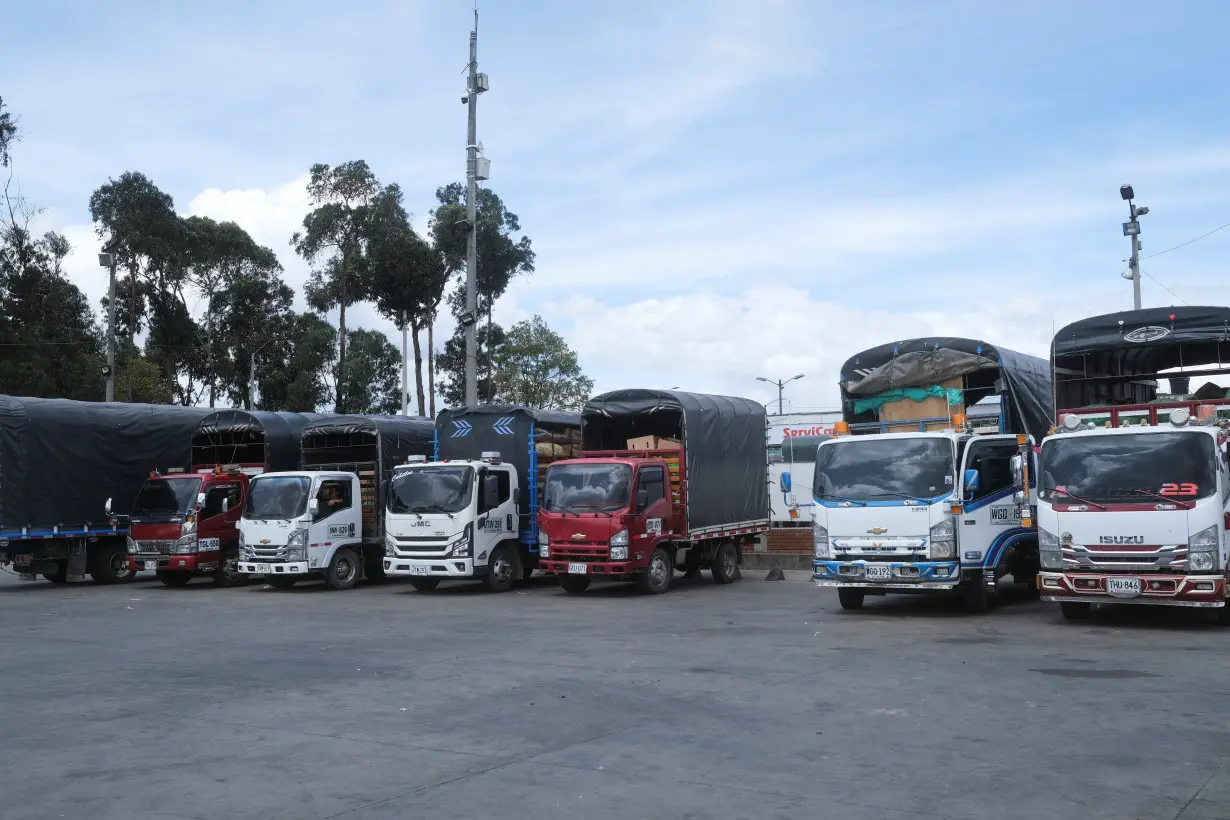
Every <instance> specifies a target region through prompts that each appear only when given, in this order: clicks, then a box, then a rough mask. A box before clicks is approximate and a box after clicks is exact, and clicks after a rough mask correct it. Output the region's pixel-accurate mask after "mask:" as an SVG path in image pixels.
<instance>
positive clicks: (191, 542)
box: [175, 532, 197, 555]
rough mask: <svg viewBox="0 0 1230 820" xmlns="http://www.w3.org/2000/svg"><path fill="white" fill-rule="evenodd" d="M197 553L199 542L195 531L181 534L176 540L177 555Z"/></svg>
mask: <svg viewBox="0 0 1230 820" xmlns="http://www.w3.org/2000/svg"><path fill="white" fill-rule="evenodd" d="M196 553H197V542H196V533H195V532H193V533H189V534H188V535H181V536H180V537H179V539H178V540H177V541H176V542H175V554H176V555H196Z"/></svg>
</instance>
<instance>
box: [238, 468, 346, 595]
mask: <svg viewBox="0 0 1230 820" xmlns="http://www.w3.org/2000/svg"><path fill="white" fill-rule="evenodd" d="M363 527H364V516H363V490H362V487H361V485H360V482H359V477H358V476H357V475H355V474H354V473H344V472H330V471H321V472H314V471H293V472H282V473H265V474H263V475H260V476H257V477H256V478H254V479H252V482H251V489H250V492H249V494H248V500H247V502H246V503H245V504H244V506H243V514H242V516H241V517H240V519H239V550H240V556H239V572H240V573H243V574H245V575H253V576H261V577H263V578H264V579H265V580H266V581H267V582H268V583H269V584H270V585H271V586H273V587H275V588H278V589H288V588H290V587H292V586H294V585H295V584H296V583H297V582H298V581H301V580H307V579H313V578H314V579H323V580H324V582H325V584H326V586H328V587H329V588H331V589H352V588H353V587H354V586H355V585H357V584H358V582H359V580H360V579H361V578H362V577H363V544H364V535H365V534H364V529H363Z"/></svg>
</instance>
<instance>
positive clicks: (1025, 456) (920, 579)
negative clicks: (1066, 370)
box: [783, 338, 1051, 612]
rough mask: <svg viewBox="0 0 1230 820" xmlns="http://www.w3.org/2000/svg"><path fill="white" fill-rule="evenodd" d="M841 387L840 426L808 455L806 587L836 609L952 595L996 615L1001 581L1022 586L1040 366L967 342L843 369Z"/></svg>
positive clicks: (1028, 553) (903, 348) (1044, 405)
mask: <svg viewBox="0 0 1230 820" xmlns="http://www.w3.org/2000/svg"><path fill="white" fill-rule="evenodd" d="M841 389H842V399H843V406H844V412H845V419H844V420H843V421H841V422H838V423H837V425H836V431H835V432H836V435H835V436H834V437H833V438H831V439H829V440H828V441H825V442H823V443H821V444H820V446H819V448H818V450H817V454H816V466H815V478H814V481H813V486H812V495H813V498H814V501H815V507H814V508H813V515H814V522H813V525H812V532H813V542H814V547H815V560H814V563H813V567H814V569H813V579H814V581H815V583H816V584H817V586H821V587H836V589H837V594H838V596H839V598H840V601H841V606H842V607H843V608H845V609H858V608H859V607H861V606H862V605H863V602H864V599H865V597H866V596H868V595H884V594H888V593H922V592H945V591H957V590H960V591H961V592H963V594H964V596H965V601H966V605H967V608H968V609H969V610H970V611H973V612H986V611H987V609H988V608H989V607H991V606H993V605H994V604H995V602H996V591H997V589H998V587H997V582H998V581H999V579H1000V578H1002V577H1004V576H1006V575H1009V574H1011V575H1012V576H1013V578H1014V580H1015V581H1016V582H1018V583H1021V584H1025V585H1027V586H1028V587H1029V588H1032V587H1033V585H1034V581H1035V577H1036V573H1037V569H1038V551H1037V536H1036V532H1035V530H1034V527H1033V524H1032V511H1031V508H1030V493H1031V490H1032V486H1031V485H1032V479H1031V477H1030V470H1029V465H1030V456H1031V455H1032V452H1031V447H1030V437H1031V436H1037V437H1039V438H1040V437H1041V436H1042V435H1043V434H1044V433H1045V431H1046V429H1047V427H1048V425H1049V420H1050V397H1051V387H1050V379H1049V368H1048V367H1047V363H1046V362H1045V361H1043V360H1042V359H1038V358H1035V357H1032V356H1025V355H1022V354H1020V353H1014V352H1013V351H1011V350H1006V349H1004V348H997V347H994V346H992V345H989V344H987V343H985V342H980V341H977V340H973V339H957V338H943V339H939V338H926V339H910V340H906V341H901V342H894V343H892V344H887V345H881V346H879V347H876V348H872V349H871V350H867V351H864V352H862V353H859V354H858V355H856V356H854V357H852V358H850V359H849V360H848V361H847V362H846V363H845V365H843V367H842V371H841ZM988 395H998V396H999V398H1000V401H999V413H998V415H996V416H994V417H986V416H984V417H982V419H981V421H980V423H979V424H974V423H971V421H970V419H968V418H967V416H966V412H965V410H966V408H967V407H969V406H972V405H974V404H976V403H977V402H979V401H981V400H982V399H984V398H985V397H987V396H988ZM785 478H786V481H785V482H784V483H785V484H786V485H788V484H789V478H790V477H789V476H788V475H787V476H785ZM783 490H786V491H788V490H789V487H788V486H783Z"/></svg>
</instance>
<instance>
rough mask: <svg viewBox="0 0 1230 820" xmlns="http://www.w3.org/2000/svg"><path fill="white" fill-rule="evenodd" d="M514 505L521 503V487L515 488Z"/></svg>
mask: <svg viewBox="0 0 1230 820" xmlns="http://www.w3.org/2000/svg"><path fill="white" fill-rule="evenodd" d="M513 503H514V504H520V503H521V488H520V487H514V488H513Z"/></svg>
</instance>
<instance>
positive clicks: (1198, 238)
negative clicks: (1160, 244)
mask: <svg viewBox="0 0 1230 820" xmlns="http://www.w3.org/2000/svg"><path fill="white" fill-rule="evenodd" d="M1226 228H1230V222H1227V223H1226V224H1225V225H1219V226H1218V227H1216V228H1214V229H1213V230H1211V231H1209V232H1208V233H1202V234H1200V236H1197V237H1196V238H1195V239H1189V240H1187V241H1186V242H1183V243H1181V244H1178V245H1175V246H1174V247H1173V248H1167V249H1166V250H1164V251H1158V252H1157V253H1151V254H1149V255H1148V256H1145V257H1141V258H1142V259H1152V258H1154V257H1155V256H1161V255H1162V254H1165V253H1170V252H1171V251H1177V250H1178V249H1179V248H1186V247H1187V246H1188V245H1190V244H1192V243H1193V242H1199V241H1200V240H1201V239H1204V238H1205V237H1209V236H1212V235H1213V234H1215V233H1217V232H1218V231H1224V230H1225V229H1226ZM1149 278H1150V279H1153V277H1152V276H1150V277H1149ZM1153 281H1155V282H1156V281H1157V280H1156V279H1154V280H1153Z"/></svg>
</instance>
